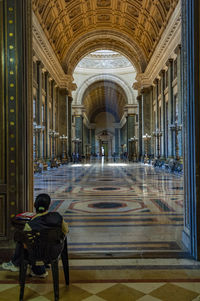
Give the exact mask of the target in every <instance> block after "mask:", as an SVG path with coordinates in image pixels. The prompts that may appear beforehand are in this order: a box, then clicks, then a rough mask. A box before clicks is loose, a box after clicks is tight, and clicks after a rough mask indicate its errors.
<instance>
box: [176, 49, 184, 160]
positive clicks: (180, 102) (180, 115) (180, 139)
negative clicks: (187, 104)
mask: <svg viewBox="0 0 200 301" xmlns="http://www.w3.org/2000/svg"><path fill="white" fill-rule="evenodd" d="M175 53H176V54H177V86H178V97H177V101H178V124H179V125H180V124H182V123H183V97H182V91H181V45H178V46H177V47H176V49H175ZM178 144H179V156H180V158H181V160H182V158H183V147H182V145H183V130H182V131H181V132H180V134H179V135H178Z"/></svg>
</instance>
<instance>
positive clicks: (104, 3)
mask: <svg viewBox="0 0 200 301" xmlns="http://www.w3.org/2000/svg"><path fill="white" fill-rule="evenodd" d="M110 5H111V0H97V6H98V7H108V6H110Z"/></svg>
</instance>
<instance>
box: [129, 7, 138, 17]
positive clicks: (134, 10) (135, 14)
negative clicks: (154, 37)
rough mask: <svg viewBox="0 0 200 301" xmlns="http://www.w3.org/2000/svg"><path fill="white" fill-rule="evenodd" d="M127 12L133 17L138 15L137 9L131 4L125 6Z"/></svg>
mask: <svg viewBox="0 0 200 301" xmlns="http://www.w3.org/2000/svg"><path fill="white" fill-rule="evenodd" d="M127 13H129V14H130V15H132V16H134V17H135V18H138V17H139V11H138V10H137V9H136V8H135V7H134V6H132V5H128V6H127Z"/></svg>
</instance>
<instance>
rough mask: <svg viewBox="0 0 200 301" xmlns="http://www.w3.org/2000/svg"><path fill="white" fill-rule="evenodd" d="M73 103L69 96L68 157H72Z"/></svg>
mask: <svg viewBox="0 0 200 301" xmlns="http://www.w3.org/2000/svg"><path fill="white" fill-rule="evenodd" d="M72 101H73V98H72V97H71V96H68V106H67V113H68V115H67V118H68V156H69V158H71V156H72Z"/></svg>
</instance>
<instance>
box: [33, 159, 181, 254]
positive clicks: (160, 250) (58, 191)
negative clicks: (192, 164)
mask: <svg viewBox="0 0 200 301" xmlns="http://www.w3.org/2000/svg"><path fill="white" fill-rule="evenodd" d="M42 192H46V193H49V194H50V196H51V198H52V205H51V210H56V211H58V212H60V213H61V214H62V215H63V217H64V219H65V221H66V222H68V224H69V229H70V232H69V235H68V245H69V253H70V254H71V255H72V256H74V257H75V256H80V257H82V258H83V257H85V256H86V257H87V258H88V256H91V257H100V258H101V257H103V258H105V257H119V256H123V257H124V256H127V257H129V256H133V257H145V256H148V257H149V256H153V255H155V254H156V257H158V256H161V257H163V256H168V255H169V254H170V255H169V256H170V257H171V256H172V257H177V256H178V257H180V256H181V257H183V256H185V250H184V248H183V246H182V244H181V235H182V230H183V178H182V177H180V176H177V175H173V174H170V173H166V172H164V171H160V170H155V169H154V168H153V167H152V166H150V165H144V164H139V163H132V164H126V163H112V162H110V163H108V162H107V163H104V162H103V161H98V162H92V163H90V164H69V165H65V166H61V167H59V168H55V169H53V170H50V171H46V172H43V173H42V174H37V175H35V196H36V195H37V194H39V193H42Z"/></svg>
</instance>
